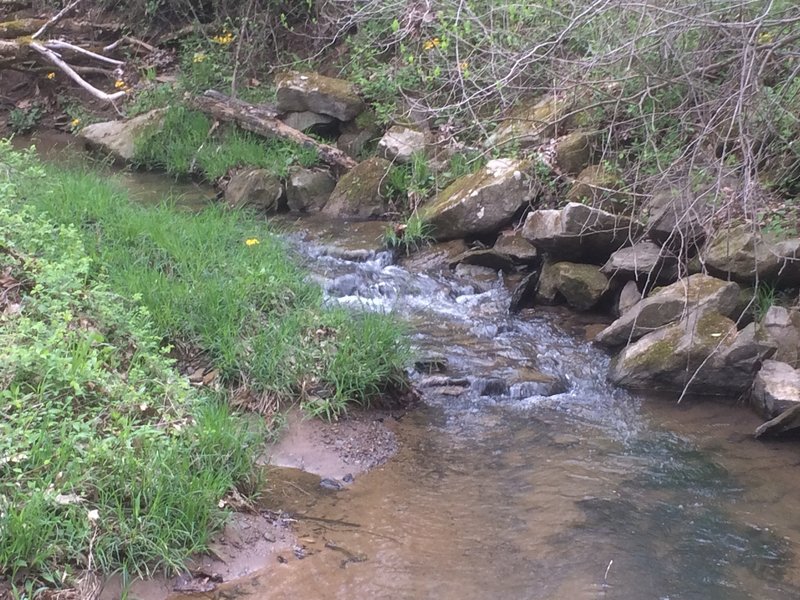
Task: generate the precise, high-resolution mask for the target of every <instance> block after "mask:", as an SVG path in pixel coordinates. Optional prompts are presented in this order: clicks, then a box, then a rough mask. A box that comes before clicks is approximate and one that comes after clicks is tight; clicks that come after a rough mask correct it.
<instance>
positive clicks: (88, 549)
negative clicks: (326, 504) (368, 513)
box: [0, 142, 262, 597]
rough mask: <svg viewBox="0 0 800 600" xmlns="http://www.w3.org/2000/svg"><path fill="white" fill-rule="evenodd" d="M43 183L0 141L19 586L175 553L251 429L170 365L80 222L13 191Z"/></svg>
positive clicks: (12, 564) (5, 497) (38, 171)
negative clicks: (62, 218)
mask: <svg viewBox="0 0 800 600" xmlns="http://www.w3.org/2000/svg"><path fill="white" fill-rule="evenodd" d="M34 182H38V184H39V187H38V189H36V191H35V192H34V193H33V194H32V195H28V194H29V193H30V192H31V191H32V188H30V187H29V185H31V184H33V183H34ZM52 186H54V181H53V179H52V177H47V176H46V175H45V173H44V170H43V169H42V168H41V166H40V165H38V163H36V162H35V161H34V159H33V158H32V157H31V156H29V155H20V154H18V153H14V152H12V151H11V150H10V146H9V145H8V144H7V143H5V142H3V143H0V273H2V274H3V284H2V294H0V302H2V307H0V347H1V348H3V359H2V361H0V575H2V576H5V577H6V578H8V580H9V581H10V582H11V583H12V585H14V586H18V585H19V586H22V587H21V588H18V592H19V593H20V594H24V593H26V592H25V590H28V591H29V588H31V587H32V584H31V582H34V584H35V585H40V584H42V585H49V586H54V587H63V586H74V585H75V584H76V581H77V578H78V577H79V575H80V573H81V571H82V570H84V569H87V568H94V569H96V570H98V571H99V572H101V573H105V574H108V573H112V572H122V573H123V574H124V575H126V576H127V575H133V576H139V575H145V574H149V573H152V572H153V570H155V569H166V570H168V571H175V570H177V569H179V568H181V566H182V564H183V561H184V560H185V559H186V558H187V557H188V556H189V555H190V554H192V553H196V552H200V551H203V550H205V549H206V548H207V544H208V542H209V536H210V535H211V533H212V532H213V531H214V529H215V528H217V527H218V526H219V525H221V523H222V522H223V521H224V519H225V511H223V510H221V509H220V507H219V503H220V501H221V500H222V499H223V498H224V497H225V495H226V494H227V493H228V492H230V491H232V490H233V489H234V488H235V487H236V486H237V485H241V484H243V483H247V481H248V480H249V478H250V477H251V476H252V475H253V473H254V460H255V455H256V449H257V444H258V441H259V440H260V439H262V438H261V435H260V433H261V430H260V428H259V427H258V426H257V424H256V423H254V422H252V421H248V420H246V419H245V418H243V417H240V416H237V415H235V414H233V413H232V412H231V410H230V409H229V408H228V406H227V404H226V403H224V402H222V401H221V398H219V397H216V396H214V395H211V394H208V393H206V394H203V393H200V392H198V391H197V390H195V389H194V388H192V387H190V386H189V385H188V383H187V382H186V381H185V380H184V379H183V378H182V377H180V376H179V375H178V373H177V372H176V371H175V369H174V364H173V362H172V361H171V360H170V359H169V358H168V357H167V355H166V354H165V349H164V348H163V346H162V344H161V335H160V332H159V329H158V327H157V326H156V325H155V324H154V321H155V319H154V314H155V313H151V312H150V311H149V310H147V308H145V307H144V306H143V304H142V303H141V301H140V300H139V298H138V297H137V296H136V295H135V294H128V293H126V292H123V293H121V294H120V293H117V291H115V290H114V285H113V283H114V282H113V278H111V277H108V276H106V275H105V273H106V272H107V269H106V268H104V265H103V263H102V255H101V253H98V252H97V249H96V248H94V249H93V248H91V247H90V246H89V245H87V244H86V239H90V238H91V236H88V237H87V236H86V235H85V231H83V232H82V231H80V230H79V229H78V228H77V227H75V226H73V225H70V224H67V223H65V222H58V221H57V219H55V218H54V217H53V216H52V215H50V216H47V215H45V214H43V213H41V212H39V211H38V210H36V208H35V207H34V206H33V205H29V204H28V200H30V199H31V198H32V197H34V196H36V197H38V196H40V195H46V191H47V190H48V189H50V188H52ZM22 190H26V192H25V195H23V192H22ZM113 199H114V200H119V198H113ZM243 491H244V492H245V493H247V492H248V490H243ZM250 491H251V490H250ZM31 597H32V596H31Z"/></svg>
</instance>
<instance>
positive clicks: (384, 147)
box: [378, 125, 425, 163]
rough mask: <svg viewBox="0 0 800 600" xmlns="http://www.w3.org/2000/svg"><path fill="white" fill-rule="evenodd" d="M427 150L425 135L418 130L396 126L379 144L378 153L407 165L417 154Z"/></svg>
mask: <svg viewBox="0 0 800 600" xmlns="http://www.w3.org/2000/svg"><path fill="white" fill-rule="evenodd" d="M424 150H425V134H424V133H422V132H421V131H417V130H416V129H409V128H408V127H401V126H399V125H395V126H394V127H391V128H390V129H389V131H387V132H386V133H385V134H384V135H383V137H382V138H381V141H379V142H378V152H380V154H381V155H382V156H383V157H384V158H386V159H388V160H392V161H394V162H398V163H407V162H410V161H411V157H412V155H413V154H414V153H415V152H423V151H424Z"/></svg>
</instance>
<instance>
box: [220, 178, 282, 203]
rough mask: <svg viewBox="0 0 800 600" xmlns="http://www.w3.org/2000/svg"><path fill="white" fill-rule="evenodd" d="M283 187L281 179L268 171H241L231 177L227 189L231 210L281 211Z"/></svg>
mask: <svg viewBox="0 0 800 600" xmlns="http://www.w3.org/2000/svg"><path fill="white" fill-rule="evenodd" d="M282 198H283V186H282V185H281V181H280V179H278V178H277V177H276V176H275V175H273V174H272V173H271V172H270V171H268V170H266V169H250V170H247V171H239V172H237V173H234V174H233V175H232V176H231V179H230V181H229V182H228V185H227V187H226V188H225V203H226V204H227V205H228V207H229V208H255V209H257V210H262V211H266V212H276V211H278V210H280V209H281V208H282V207H281V199H282Z"/></svg>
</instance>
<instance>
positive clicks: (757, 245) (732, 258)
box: [703, 225, 780, 284]
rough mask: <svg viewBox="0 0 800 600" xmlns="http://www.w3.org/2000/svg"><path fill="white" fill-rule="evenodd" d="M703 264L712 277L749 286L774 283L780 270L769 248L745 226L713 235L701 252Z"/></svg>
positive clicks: (778, 261) (751, 229) (757, 235)
mask: <svg viewBox="0 0 800 600" xmlns="http://www.w3.org/2000/svg"><path fill="white" fill-rule="evenodd" d="M703 262H704V263H705V265H706V268H707V269H708V271H709V273H711V274H713V275H717V276H720V277H725V278H731V279H733V280H735V281H738V282H741V283H750V284H752V283H753V282H755V281H756V279H758V280H760V281H774V280H775V278H776V276H777V273H778V268H779V266H780V260H779V258H778V256H777V255H776V254H775V253H774V252H773V250H772V248H771V246H770V245H769V244H767V243H765V242H764V241H763V240H762V238H761V236H760V235H759V234H758V233H756V232H755V231H753V228H752V227H748V226H747V225H740V226H738V227H734V228H732V229H728V230H724V231H721V232H719V233H718V234H717V235H715V236H714V238H713V239H712V240H711V241H710V242H709V243H708V244H707V245H706V247H705V249H704V252H703ZM757 276H758V277H757Z"/></svg>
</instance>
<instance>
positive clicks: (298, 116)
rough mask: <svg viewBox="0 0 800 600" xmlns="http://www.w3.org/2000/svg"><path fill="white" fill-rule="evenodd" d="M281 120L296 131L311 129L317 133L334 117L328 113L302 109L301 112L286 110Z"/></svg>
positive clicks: (332, 121)
mask: <svg viewBox="0 0 800 600" xmlns="http://www.w3.org/2000/svg"><path fill="white" fill-rule="evenodd" d="M281 121H283V122H284V123H286V124H287V125H288V126H289V127H291V128H292V129H297V130H298V131H312V132H314V133H318V132H319V131H320V129H323V130H324V129H325V125H330V124H331V123H334V122H335V121H336V119H334V118H333V117H331V116H329V115H321V114H319V113H315V112H311V111H309V110H304V111H301V112H288V113H286V114H285V115H283V116H282V117H281Z"/></svg>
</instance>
